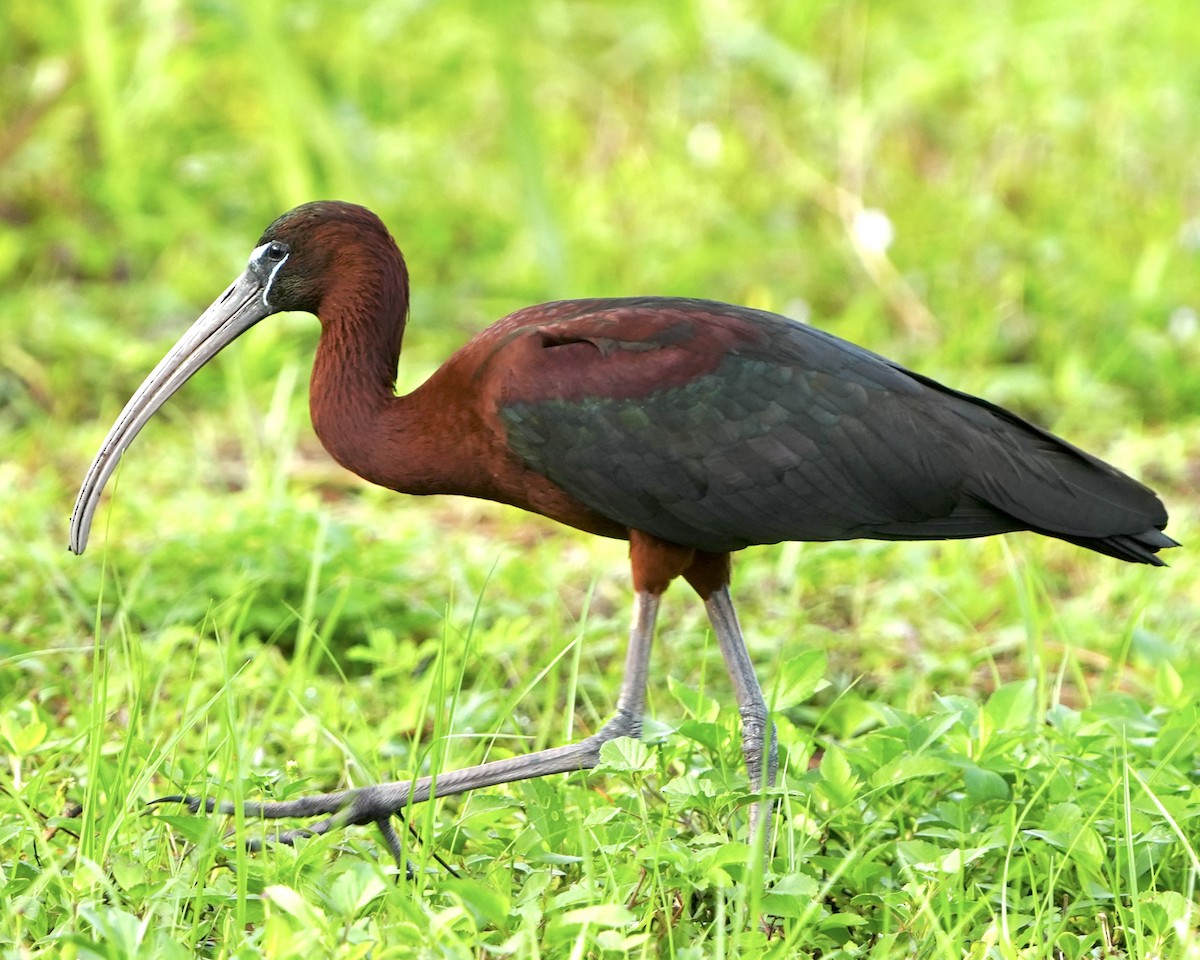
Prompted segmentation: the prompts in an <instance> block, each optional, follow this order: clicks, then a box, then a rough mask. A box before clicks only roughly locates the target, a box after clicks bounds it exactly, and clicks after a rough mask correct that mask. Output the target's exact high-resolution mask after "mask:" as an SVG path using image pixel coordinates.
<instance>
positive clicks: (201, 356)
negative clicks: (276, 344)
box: [70, 201, 407, 554]
mask: <svg viewBox="0 0 1200 960" xmlns="http://www.w3.org/2000/svg"><path fill="white" fill-rule="evenodd" d="M384 251H386V255H385V256H380V254H381V252H384ZM393 254H394V255H393ZM397 261H398V262H399V270H395V269H394V267H395V264H396V262H397ZM373 273H376V274H378V275H379V276H381V277H393V278H398V279H397V280H396V282H398V283H399V284H400V289H399V290H397V291H395V294H396V295H398V296H401V297H403V298H404V303H403V306H402V307H401V311H400V313H401V316H400V319H399V322H400V323H402V322H403V309H404V308H406V307H407V277H406V274H405V271H404V267H403V260H402V259H400V258H399V251H397V250H396V246H395V243H394V242H393V240H392V238H391V236H390V235H389V234H388V232H387V228H386V227H384V225H383V223H382V222H381V221H380V220H379V218H378V217H376V216H375V214H373V213H371V212H370V211H369V210H367V209H366V208H364V207H360V206H356V205H354V204H350V203H342V202H340V201H318V202H314V203H306V204H303V205H302V206H299V207H296V208H295V209H294V210H291V211H289V212H288V213H285V214H283V216H281V217H279V219H277V220H276V221H275V222H274V223H272V224H271V225H270V226H269V227H267V229H266V231H265V232H264V233H263V235H262V237H261V238H260V239H259V241H258V244H257V245H256V246H255V247H254V249H253V251H251V253H250V259H249V260H248V261H247V263H246V269H245V270H243V271H242V273H241V275H240V276H238V278H237V279H236V280H234V281H233V283H232V284H230V286H229V288H228V289H227V290H226V291H225V292H224V293H223V294H221V296H219V297H218V298H217V299H216V300H215V301H214V302H213V303H212V305H211V306H209V308H208V309H207V310H205V311H204V313H203V314H201V315H200V318H199V319H198V320H196V322H195V323H193V324H192V326H191V327H190V328H189V329H188V330H187V332H185V333H184V335H183V336H182V337H180V338H179V341H178V342H177V343H176V344H175V346H173V347H172V348H171V349H170V351H169V352H168V353H167V355H166V356H165V357H163V359H162V360H161V361H159V363H158V366H156V367H155V368H154V369H153V370H152V371H151V372H150V375H149V376H147V377H146V379H145V381H144V382H143V383H142V385H141V386H140V387H138V389H137V391H136V392H135V393H134V395H133V396H132V397H131V398H130V400H129V402H128V403H127V404H126V405H125V409H124V410H122V411H121V413H120V415H119V416H118V417H117V420H116V422H115V423H114V424H113V426H112V429H111V430H109V432H108V436H107V437H106V438H105V440H104V444H103V445H102V446H101V448H100V452H99V453H98V454H97V455H96V459H95V460H93V461H92V465H91V468H90V469H89V470H88V473H87V476H86V478H85V479H84V482H83V486H82V487H81V488H80V491H79V497H78V499H77V500H76V502H75V510H74V512H73V513H72V514H71V538H70V549H71V551H72V552H73V553H77V554H78V553H83V551H84V548H85V547H86V546H87V540H88V533H89V531H90V529H91V524H92V517H93V515H94V514H95V511H96V505H97V503H98V502H99V500H100V494H101V492H102V491H103V489H104V485H105V483H106V482H107V481H108V478H109V476H111V474H112V472H113V470H114V469H116V466H117V463H118V461H119V460H120V459H121V454H122V453H124V452H125V450H126V448H127V447H128V446H129V445H130V444H131V443H132V442H133V440H134V438H135V437H136V436H137V434H138V431H140V430H141V429H142V427H143V426H145V424H146V423H147V421H149V420H150V418H151V417H152V416H153V415H154V414H155V412H156V411H157V410H158V409H159V407H161V406H162V405H163V404H164V403H165V402H166V401H167V399H168V398H170V397H171V395H172V394H174V393H175V391H176V390H178V389H179V388H180V387H181V386H183V384H184V383H186V382H187V380H188V379H189V378H190V377H191V376H192V374H194V373H195V372H196V371H197V370H199V369H200V368H201V367H202V366H204V364H206V363H207V362H208V361H209V360H211V359H212V358H213V357H214V356H216V355H217V354H218V353H219V352H220V351H221V350H222V349H223V348H225V347H226V346H228V345H229V344H230V343H232V342H233V341H234V340H236V339H237V338H238V337H239V336H241V335H242V334H243V333H245V332H246V331H247V330H249V329H250V328H251V327H252V326H254V325H255V324H256V323H258V322H259V321H260V320H263V319H265V318H266V317H269V316H271V315H272V314H275V313H281V312H284V311H289V310H300V311H305V312H308V313H315V314H317V315H318V316H321V315H322V305H323V304H324V303H325V302H326V301H327V298H328V296H329V295H330V291H331V290H335V289H338V286H337V285H338V281H339V279H345V278H349V277H353V278H354V279H355V280H356V281H358V282H365V283H367V284H368V285H369V284H370V280H371V277H372V274H373ZM344 288H345V285H343V287H342V289H344Z"/></svg>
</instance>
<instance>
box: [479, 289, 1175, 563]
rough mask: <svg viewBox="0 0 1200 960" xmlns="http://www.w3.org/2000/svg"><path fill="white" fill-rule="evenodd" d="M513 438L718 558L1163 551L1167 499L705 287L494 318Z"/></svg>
mask: <svg viewBox="0 0 1200 960" xmlns="http://www.w3.org/2000/svg"><path fill="white" fill-rule="evenodd" d="M498 329H500V330H501V331H507V333H506V334H505V335H506V336H507V337H509V339H510V341H511V340H516V339H518V338H521V339H523V338H534V340H535V341H536V344H535V346H536V349H533V350H532V351H531V350H530V344H529V342H528V340H526V341H525V343H524V344H523V346H524V347H525V348H526V349H525V352H524V353H523V354H522V362H521V364H520V368H519V369H514V370H512V371H511V372H510V374H509V376H508V379H507V380H506V381H505V382H504V384H503V386H502V388H501V390H500V396H499V415H500V418H501V419H502V421H503V424H504V430H505V431H506V440H507V443H508V446H509V448H510V450H511V451H512V452H513V453H514V454H515V455H516V456H517V457H519V458H520V459H521V460H522V461H523V462H524V463H525V464H527V465H528V466H529V467H531V468H532V469H533V470H535V471H536V472H537V473H540V474H542V475H543V476H545V477H547V478H549V479H550V480H551V481H553V482H554V483H555V484H557V485H558V486H560V487H562V488H563V489H564V490H566V491H567V492H568V493H569V494H570V495H571V496H573V497H575V498H576V499H578V500H579V501H580V502H582V503H584V504H586V505H587V506H588V507H590V508H591V509H593V510H595V511H597V512H598V513H601V514H603V515H605V516H607V517H610V518H612V519H613V520H614V521H616V522H618V523H620V524H622V525H623V526H625V527H628V528H632V529H637V530H642V531H644V532H646V533H650V534H653V535H654V536H656V537H659V538H661V539H663V540H668V541H671V542H675V543H680V544H683V545H686V546H691V547H695V548H697V549H702V550H706V551H710V552H725V551H730V550H736V549H739V548H741V547H744V546H747V545H750V544H755V543H773V542H777V541H781V540H842V539H855V538H860V537H866V538H876V539H888V540H920V539H949V538H960V537H977V536H984V535H988V534H994V533H1004V532H1008V531H1013V530H1023V529H1029V530H1035V531H1037V532H1039V533H1044V534H1047V535H1050V536H1054V537H1059V538H1061V539H1064V540H1069V541H1071V542H1073V543H1077V544H1079V545H1081V546H1085V547H1088V548H1089V549H1093V550H1097V551H1099V552H1102V553H1107V554H1110V555H1113V556H1117V557H1120V558H1122V559H1125V560H1133V561H1140V562H1146V563H1160V562H1161V561H1159V560H1158V559H1157V558H1156V557H1155V556H1154V553H1155V552H1156V551H1157V550H1158V549H1160V548H1162V547H1166V546H1171V545H1173V543H1174V541H1172V540H1171V539H1170V538H1169V537H1167V536H1165V535H1164V534H1162V533H1161V530H1162V528H1163V527H1164V526H1165V524H1166V521H1167V514H1166V510H1165V509H1164V507H1163V505H1162V503H1161V502H1160V501H1159V499H1158V497H1157V496H1155V494H1154V493H1153V492H1152V491H1151V490H1149V489H1148V488H1147V487H1145V486H1143V485H1142V484H1140V483H1138V482H1137V481H1135V480H1133V479H1132V478H1130V477H1128V476H1126V475H1125V474H1123V473H1121V472H1120V471H1118V470H1117V469H1115V468H1114V467H1111V466H1109V465H1108V464H1106V463H1104V462H1103V461H1101V460H1098V459H1097V458H1095V457H1093V456H1091V455H1090V454H1087V453H1085V452H1083V451H1081V450H1079V449H1078V448H1076V447H1074V446H1072V445H1071V444H1069V443H1067V442H1066V441H1064V440H1061V439H1059V438H1058V437H1055V436H1054V435H1052V434H1050V433H1048V432H1046V431H1044V430H1042V429H1040V428H1038V427H1035V426H1033V425H1032V424H1030V423H1028V422H1026V421H1025V420H1023V419H1021V418H1020V417H1018V416H1016V415H1015V414H1012V413H1010V412H1008V411H1006V410H1004V409H1002V408H1000V407H997V406H995V405H993V404H990V403H988V402H987V401H984V400H980V399H978V398H976V397H972V396H969V395H967V394H964V393H960V392H958V391H955V390H951V389H949V388H947V387H944V386H942V385H941V384H938V383H936V382H935V381H933V380H930V379H928V378H926V377H923V376H921V375H919V374H915V373H912V372H911V371H908V370H906V369H904V368H903V367H901V366H899V365H898V364H895V363H892V362H891V361H889V360H886V359H884V358H882V357H880V356H878V355H876V354H873V353H871V352H870V351H867V350H864V349H862V348H861V347H857V346H855V345H853V344H850V343H848V342H846V341H844V340H840V339H839V338H837V337H834V336H832V335H831V334H828V333H825V332H823V331H820V330H818V329H815V328H812V327H809V326H805V325H802V324H798V323H795V322H794V321H791V320H788V319H786V318H783V317H780V316H777V315H774V314H770V313H765V312H762V311H757V310H750V309H748V308H743V307H733V306H729V305H727V304H722V303H715V302H711V301H702V300H682V299H673V298H670V299H668V298H639V299H616V300H592V301H568V302H563V303H559V304H548V305H545V306H542V307H537V308H531V310H528V311H521V312H520V313H519V314H515V315H513V316H512V317H510V318H507V320H506V321H502V322H501V324H500V325H498Z"/></svg>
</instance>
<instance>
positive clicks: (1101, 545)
mask: <svg viewBox="0 0 1200 960" xmlns="http://www.w3.org/2000/svg"><path fill="white" fill-rule="evenodd" d="M1045 532H1046V533H1049V534H1050V536H1052V537H1057V538H1058V539H1060V540H1066V541H1067V542H1068V543H1073V544H1075V545H1076V546H1080V547H1086V548H1087V549H1088V550H1095V551H1096V552H1097V553H1103V554H1107V555H1108V556H1110V557H1116V558H1117V559H1118V560H1127V561H1129V562H1130V563H1148V564H1150V565H1151V566H1154V567H1165V566H1166V563H1165V562H1164V561H1163V560H1161V559H1160V558H1159V557H1157V556H1155V554H1157V553H1158V551H1159V550H1166V549H1168V548H1170V547H1178V546H1179V545H1180V544H1179V541H1178V540H1174V539H1172V538H1171V537H1168V536H1167V535H1166V534H1165V533H1163V532H1162V531H1161V530H1159V529H1158V528H1157V527H1151V528H1150V529H1148V530H1143V531H1142V532H1141V533H1133V534H1129V533H1125V534H1118V535H1117V536H1115V537H1072V536H1067V535H1063V534H1061V533H1052V532H1050V531H1045Z"/></svg>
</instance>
